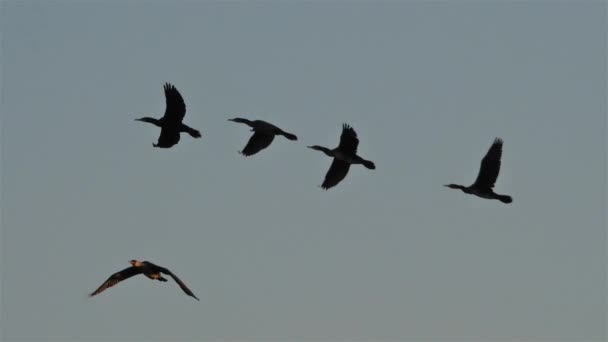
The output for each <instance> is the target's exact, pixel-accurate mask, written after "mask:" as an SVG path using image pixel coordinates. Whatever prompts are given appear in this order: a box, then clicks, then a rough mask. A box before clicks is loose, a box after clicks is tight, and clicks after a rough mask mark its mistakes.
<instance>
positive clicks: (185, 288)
mask: <svg viewBox="0 0 608 342" xmlns="http://www.w3.org/2000/svg"><path fill="white" fill-rule="evenodd" d="M159 268H160V271H161V272H162V273H164V274H167V275H169V276H170V277H171V278H173V280H175V282H176V283H177V284H178V285H179V287H181V288H182V290H183V291H184V292H185V293H186V294H187V295H188V296H190V297H194V298H196V300H200V299H198V297H196V296H195V295H194V293H192V291H190V289H189V288H188V286H186V284H184V282H183V281H181V280H180V279H179V278H178V277H177V276H176V275H175V274H173V272H171V271H169V270H168V269H166V268H164V267H159Z"/></svg>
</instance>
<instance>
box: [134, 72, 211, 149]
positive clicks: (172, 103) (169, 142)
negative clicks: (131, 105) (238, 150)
mask: <svg viewBox="0 0 608 342" xmlns="http://www.w3.org/2000/svg"><path fill="white" fill-rule="evenodd" d="M164 89H165V99H166V101H167V107H166V109H165V115H164V116H163V117H162V118H160V119H155V118H150V117H144V118H140V119H135V121H143V122H148V123H151V124H153V125H156V126H158V127H160V136H159V137H158V143H156V144H154V143H152V146H154V147H161V148H169V147H171V146H173V145H175V144H177V143H178V142H179V138H180V132H186V133H188V134H190V136H192V137H193V138H200V137H201V133H200V132H199V131H198V130H196V129H194V128H192V127H189V126H187V125H185V124H183V123H182V121H183V120H184V116H185V115H186V104H185V103H184V99H183V98H182V95H181V94H180V93H179V92H178V91H177V89H176V88H175V86H173V85H172V84H169V83H165V86H164Z"/></svg>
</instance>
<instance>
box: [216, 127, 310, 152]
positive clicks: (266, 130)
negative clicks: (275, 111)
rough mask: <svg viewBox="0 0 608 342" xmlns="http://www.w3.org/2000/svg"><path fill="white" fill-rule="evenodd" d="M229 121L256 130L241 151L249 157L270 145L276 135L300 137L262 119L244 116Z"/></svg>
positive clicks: (289, 137) (295, 138)
mask: <svg viewBox="0 0 608 342" xmlns="http://www.w3.org/2000/svg"><path fill="white" fill-rule="evenodd" d="M228 121H233V122H238V123H242V124H245V125H248V126H249V127H251V131H252V132H254V133H253V135H252V136H251V138H249V141H248V142H247V145H245V148H243V150H242V151H241V152H240V153H241V154H242V155H244V156H246V157H248V156H252V155H254V154H256V153H258V152H260V151H261V150H263V149H265V148H266V147H268V146H270V143H272V140H273V139H274V137H275V135H282V136H284V137H285V138H287V139H289V140H298V137H297V136H295V135H294V134H291V133H288V132H285V131H284V130H282V129H280V128H279V127H277V126H275V125H273V124H271V123H268V122H266V121H262V120H248V119H243V118H234V119H228Z"/></svg>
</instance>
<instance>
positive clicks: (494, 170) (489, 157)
mask: <svg viewBox="0 0 608 342" xmlns="http://www.w3.org/2000/svg"><path fill="white" fill-rule="evenodd" d="M502 144H503V141H502V139H500V138H495V139H494V142H493V143H492V146H490V149H489V150H488V152H487V153H486V155H485V156H484V157H483V159H482V160H481V166H480V167H479V174H478V175H477V179H476V180H475V182H474V183H473V184H472V185H470V186H462V185H458V184H446V185H444V186H446V187H448V188H451V189H460V190H462V191H463V192H464V193H466V194H470V195H475V196H478V197H481V198H485V199H496V200H499V201H501V202H502V203H511V202H513V198H512V197H511V196H508V195H500V194H497V193H495V192H494V190H493V189H494V183H496V179H497V178H498V173H499V172H500V158H501V157H502Z"/></svg>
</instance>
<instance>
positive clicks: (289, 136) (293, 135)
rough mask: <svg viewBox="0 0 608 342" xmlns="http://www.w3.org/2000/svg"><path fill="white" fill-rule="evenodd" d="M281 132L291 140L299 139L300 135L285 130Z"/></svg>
mask: <svg viewBox="0 0 608 342" xmlns="http://www.w3.org/2000/svg"><path fill="white" fill-rule="evenodd" d="M281 134H282V135H283V136H284V137H285V138H287V139H289V140H298V137H297V136H296V135H295V134H291V133H287V132H284V131H281Z"/></svg>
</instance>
